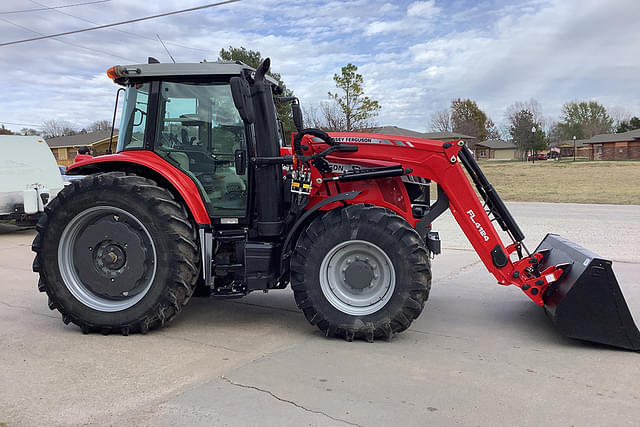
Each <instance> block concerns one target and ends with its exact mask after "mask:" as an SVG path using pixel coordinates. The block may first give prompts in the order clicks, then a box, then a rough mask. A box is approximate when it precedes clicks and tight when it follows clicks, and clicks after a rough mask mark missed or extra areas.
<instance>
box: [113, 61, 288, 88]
mask: <svg viewBox="0 0 640 427" xmlns="http://www.w3.org/2000/svg"><path fill="white" fill-rule="evenodd" d="M112 69H113V72H114V73H115V75H110V74H109V73H110V72H111V70H112ZM244 70H248V71H250V72H253V71H255V69H254V68H252V67H250V66H248V65H247V64H244V63H242V62H240V61H236V62H233V61H215V62H196V63H173V64H172V63H152V64H134V65H116V66H115V67H112V68H110V69H109V70H107V75H109V77H111V78H113V79H114V81H115V82H116V83H119V84H125V83H126V81H127V80H128V79H136V80H137V79H146V78H151V79H154V78H163V77H184V76H238V75H240V74H241V73H242V72H243V71H244ZM266 80H267V81H268V82H269V83H271V84H273V85H276V86H277V85H278V82H277V81H276V80H275V79H274V78H273V77H271V76H269V75H267V76H266Z"/></svg>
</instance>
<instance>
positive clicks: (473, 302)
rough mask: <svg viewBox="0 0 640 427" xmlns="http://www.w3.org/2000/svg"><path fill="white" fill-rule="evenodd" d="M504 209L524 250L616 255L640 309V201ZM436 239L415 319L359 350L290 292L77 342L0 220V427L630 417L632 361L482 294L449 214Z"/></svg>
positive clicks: (508, 297)
mask: <svg viewBox="0 0 640 427" xmlns="http://www.w3.org/2000/svg"><path fill="white" fill-rule="evenodd" d="M509 207H510V208H511V209H512V210H513V213H514V216H515V217H516V219H517V220H518V221H519V222H520V224H521V226H522V228H523V230H524V231H525V234H527V236H529V239H528V240H527V241H528V242H529V246H530V248H531V249H533V248H535V246H536V245H537V243H538V242H539V240H541V239H542V237H543V236H544V234H545V233H546V232H547V231H549V232H557V233H559V234H562V235H564V236H565V237H568V238H570V239H572V240H574V241H576V242H577V243H579V244H581V245H583V246H585V247H588V248H589V249H591V250H593V251H594V252H596V253H600V254H601V255H603V256H606V257H610V258H613V259H614V260H615V261H616V262H614V269H615V270H616V274H617V275H618V278H619V279H620V281H621V286H622V288H623V292H624V293H625V296H626V297H627V300H628V302H629V305H630V307H631V309H632V311H634V313H635V314H636V315H637V314H640V245H639V243H640V206H593V205H570V204H543V203H511V204H509ZM435 228H436V229H438V230H439V231H440V232H441V238H442V239H443V247H444V250H443V254H442V255H440V256H438V257H437V258H436V259H435V261H434V264H433V271H434V280H433V287H432V292H431V297H430V300H429V302H428V303H427V306H426V309H425V311H424V313H423V314H422V316H421V317H420V318H419V319H418V320H417V321H416V322H415V323H414V324H413V325H412V327H411V329H410V330H409V331H407V332H405V333H403V334H400V335H398V336H396V337H394V339H393V340H392V341H391V342H385V341H381V342H375V343H373V344H369V343H366V342H354V343H347V342H345V341H342V340H338V339H326V338H324V336H322V334H321V333H320V332H319V331H318V330H316V329H315V328H314V327H311V326H310V325H308V324H307V322H306V320H305V319H304V317H303V315H302V314H301V313H300V312H299V311H298V310H297V308H296V306H295V303H294V301H293V295H292V294H291V292H290V291H289V290H285V291H274V292H270V293H269V294H255V295H251V296H249V297H247V298H244V299H240V300H228V301H221V300H214V299H193V300H192V301H191V302H190V303H189V307H188V308H187V309H186V310H185V311H183V312H182V313H181V315H180V316H179V317H178V318H177V319H176V321H175V322H173V323H172V324H171V325H170V326H169V327H167V328H165V329H162V330H160V331H155V332H152V333H149V334H148V335H133V336H129V337H122V336H118V335H110V336H102V335H98V334H92V335H82V334H81V333H80V331H79V329H78V328H77V327H75V326H73V325H68V326H65V325H64V324H63V323H62V322H61V320H60V316H59V313H58V312H57V311H55V312H54V311H49V309H48V308H47V301H46V296H45V295H43V294H40V293H39V292H38V291H37V288H36V281H37V279H36V275H35V274H34V273H32V272H31V261H32V258H33V255H32V253H31V250H30V244H31V240H32V239H33V236H34V232H33V231H16V230H15V229H13V228H11V227H7V226H1V225H0V348H1V351H0V425H2V424H3V423H5V424H8V425H11V426H12V425H69V424H74V425H77V424H101V425H104V424H114V425H115V424H118V425H149V426H152V425H153V426H156V425H161V426H162V425H261V426H262V425H278V426H282V425H292V426H300V425H345V424H346V425H367V426H369V425H395V426H399V425H532V426H534V425H536V426H537V425H563V426H568V425H616V426H619V425H625V424H628V425H635V424H638V422H640V385H639V384H640V354H638V353H633V352H627V351H620V350H616V349H612V348H607V347H604V346H599V345H593V344H588V343H583V342H579V341H575V340H571V339H566V338H563V337H562V336H560V335H558V334H557V333H556V331H555V330H554V329H553V327H552V325H551V324H550V322H549V321H548V319H547V318H546V316H545V314H544V313H543V311H542V309H540V308H539V307H537V306H535V305H534V304H533V303H531V302H530V301H528V299H527V298H526V297H525V296H524V295H522V293H521V291H519V290H518V289H515V288H504V287H501V286H498V285H496V284H495V280H494V279H493V277H492V276H490V275H489V273H488V272H487V271H486V269H485V268H484V266H483V265H482V264H481V263H480V262H479V259H478V257H477V255H476V254H475V253H474V252H473V251H471V250H470V246H469V245H468V243H466V241H465V238H464V236H463V235H462V233H461V232H460V231H459V230H458V228H457V225H456V224H455V223H454V222H453V220H452V217H451V216H450V215H449V214H447V215H446V216H444V217H443V218H441V219H439V220H438V221H437V222H436V224H435ZM636 319H638V317H636ZM636 321H637V320H636Z"/></svg>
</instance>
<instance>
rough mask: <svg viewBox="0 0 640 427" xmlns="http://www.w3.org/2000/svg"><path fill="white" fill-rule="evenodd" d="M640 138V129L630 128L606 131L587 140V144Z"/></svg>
mask: <svg viewBox="0 0 640 427" xmlns="http://www.w3.org/2000/svg"><path fill="white" fill-rule="evenodd" d="M638 140H640V129H635V130H630V131H629V132H621V133H604V134H601V135H596V136H594V137H593V138H591V139H589V140H587V141H586V143H587V144H601V143H603V142H623V141H638Z"/></svg>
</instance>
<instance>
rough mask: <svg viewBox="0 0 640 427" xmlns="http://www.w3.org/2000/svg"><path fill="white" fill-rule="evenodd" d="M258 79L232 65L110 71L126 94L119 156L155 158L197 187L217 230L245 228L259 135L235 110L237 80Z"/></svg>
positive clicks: (150, 66)
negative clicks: (251, 161)
mask: <svg viewBox="0 0 640 427" xmlns="http://www.w3.org/2000/svg"><path fill="white" fill-rule="evenodd" d="M252 73H254V70H253V69H252V68H250V67H248V66H246V65H244V64H241V63H233V62H214V63H210V62H203V63H200V64H159V63H153V64H143V65H135V66H128V67H119V66H117V67H113V68H111V69H110V70H109V71H108V74H109V76H110V77H112V78H113V79H114V81H115V82H116V83H118V84H121V85H123V86H124V97H123V98H124V102H123V105H122V114H121V122H120V133H119V135H118V141H117V148H116V151H117V152H118V153H122V152H126V151H129V150H149V151H153V152H154V153H155V154H157V155H158V156H160V157H162V158H163V159H164V160H166V161H167V162H169V163H170V164H172V165H173V166H175V167H176V168H178V169H179V170H180V171H182V172H183V173H185V174H186V175H187V176H189V177H190V178H191V179H192V180H193V182H194V183H195V185H196V186H197V188H198V191H199V193H200V196H201V198H202V200H203V201H204V204H205V206H206V209H207V212H208V214H209V216H210V217H211V219H212V221H213V222H214V223H216V222H217V223H222V224H246V223H247V222H248V214H247V212H248V203H249V197H248V195H249V194H250V191H248V190H249V186H250V177H249V174H250V172H249V170H248V168H247V165H246V162H247V158H248V157H249V153H252V155H254V156H255V151H256V148H255V137H254V135H255V132H254V129H253V125H252V124H251V123H247V121H246V120H243V118H242V117H241V114H240V111H239V110H238V108H237V107H236V103H238V102H240V105H241V102H242V100H240V101H239V100H237V99H236V101H235V102H234V96H233V91H232V79H234V78H235V79H242V80H245V79H251V74H252ZM267 81H268V83H270V84H273V85H275V84H276V82H275V80H273V79H271V78H270V77H267ZM249 150H251V151H249Z"/></svg>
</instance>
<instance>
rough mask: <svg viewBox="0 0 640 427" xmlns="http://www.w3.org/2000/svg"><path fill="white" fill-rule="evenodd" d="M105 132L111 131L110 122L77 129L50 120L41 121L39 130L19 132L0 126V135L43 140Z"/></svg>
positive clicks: (68, 124)
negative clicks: (31, 137)
mask: <svg viewBox="0 0 640 427" xmlns="http://www.w3.org/2000/svg"><path fill="white" fill-rule="evenodd" d="M106 130H111V121H110V120H97V121H95V122H93V123H91V124H90V125H89V126H87V127H83V128H81V129H78V128H76V127H74V126H73V125H72V124H71V123H69V122H66V121H62V120H56V119H50V120H45V121H43V122H42V125H41V126H40V129H34V128H29V127H24V128H22V129H20V131H19V132H13V131H11V130H10V129H7V128H5V127H4V125H2V126H1V127H0V135H26V136H33V135H38V136H42V137H44V138H56V137H59V136H71V135H79V134H83V133H91V132H99V131H106Z"/></svg>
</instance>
